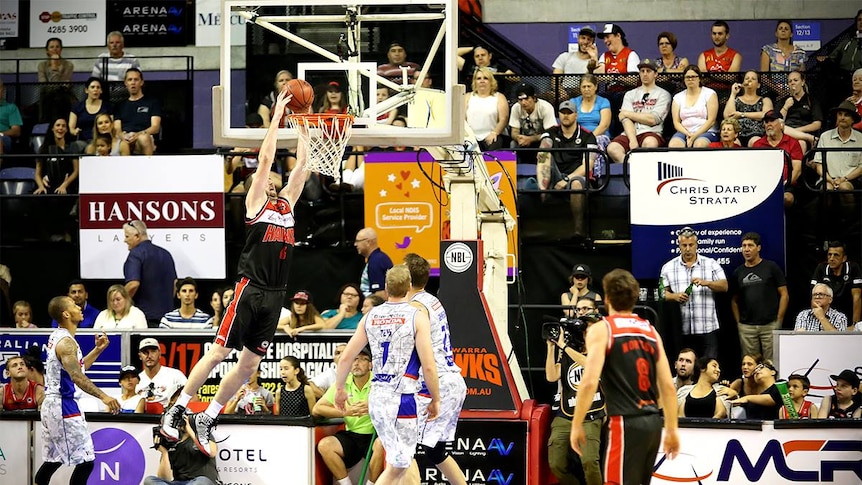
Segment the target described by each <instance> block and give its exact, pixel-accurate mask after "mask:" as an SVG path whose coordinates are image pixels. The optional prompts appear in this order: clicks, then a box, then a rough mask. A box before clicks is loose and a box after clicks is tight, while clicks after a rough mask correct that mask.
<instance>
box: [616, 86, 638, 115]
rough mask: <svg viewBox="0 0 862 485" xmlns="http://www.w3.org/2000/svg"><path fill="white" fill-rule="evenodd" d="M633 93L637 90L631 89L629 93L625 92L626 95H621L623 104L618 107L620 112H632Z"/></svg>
mask: <svg viewBox="0 0 862 485" xmlns="http://www.w3.org/2000/svg"><path fill="white" fill-rule="evenodd" d="M635 91H637V88H635V89H632V90H631V91H626V94H625V95H623V104H622V106H621V107H620V110H621V111H634V106H632V104H633V100H634V99H635Z"/></svg>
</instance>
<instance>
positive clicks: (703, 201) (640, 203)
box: [629, 148, 785, 279]
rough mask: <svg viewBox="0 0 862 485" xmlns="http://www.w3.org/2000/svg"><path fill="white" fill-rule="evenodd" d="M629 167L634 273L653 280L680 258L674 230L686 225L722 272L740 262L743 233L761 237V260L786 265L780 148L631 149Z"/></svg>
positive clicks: (782, 168) (637, 276) (783, 266)
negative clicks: (666, 266) (665, 266)
mask: <svg viewBox="0 0 862 485" xmlns="http://www.w3.org/2000/svg"><path fill="white" fill-rule="evenodd" d="M629 164H630V168H629V173H630V177H631V220H632V272H633V274H634V276H635V278H640V279H656V278H658V276H659V272H660V271H661V267H662V265H663V264H664V263H665V262H667V261H669V260H671V259H673V258H675V257H676V256H678V255H679V248H678V246H677V232H678V231H679V230H680V229H681V228H683V227H686V226H688V227H691V228H692V229H693V230H694V231H695V232H696V233H697V234H698V248H697V252H698V254H702V255H704V256H707V257H710V258H713V259H715V260H716V261H718V262H719V264H721V265H722V267H723V268H724V271H725V273H727V274H728V275H729V274H730V273H732V272H733V269H734V268H736V267H737V266H739V265H740V264H742V263H743V259H742V253H741V249H740V247H741V245H742V235H743V234H745V233H746V232H756V233H758V234H760V236H761V241H762V245H763V250H762V254H763V257H764V258H766V259H770V260H773V261H775V262H776V263H777V264H778V265H779V267H781V269H782V270H785V248H784V184H783V170H784V152H782V151H781V150H748V149H743V148H740V149H730V150H720V149H716V150H709V151H651V152H634V153H632V154H631V155H630V156H629Z"/></svg>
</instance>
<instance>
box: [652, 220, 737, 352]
mask: <svg viewBox="0 0 862 485" xmlns="http://www.w3.org/2000/svg"><path fill="white" fill-rule="evenodd" d="M677 244H678V245H679V256H677V257H676V258H673V259H672V260H670V261H668V262H667V263H665V264H664V266H662V268H661V277H662V278H664V282H665V289H666V290H665V298H667V300H668V301H672V302H676V303H678V304H679V311H680V314H681V317H682V335H683V337H682V338H683V340H682V343H683V345H686V346H688V347H691V348H693V349H694V350H695V351H696V353H697V354H698V355H703V356H704V357H710V358H713V359H716V358H718V314H717V313H716V310H715V295H714V294H715V293H723V292H725V291H727V277H726V276H725V274H724V269H722V267H721V265H720V264H718V262H717V261H716V260H714V259H712V258H709V257H706V256H703V255H701V254H698V253H697V233H696V232H695V231H694V230H693V229H692V228H690V227H683V228H682V229H680V230H679V231H678V232H677Z"/></svg>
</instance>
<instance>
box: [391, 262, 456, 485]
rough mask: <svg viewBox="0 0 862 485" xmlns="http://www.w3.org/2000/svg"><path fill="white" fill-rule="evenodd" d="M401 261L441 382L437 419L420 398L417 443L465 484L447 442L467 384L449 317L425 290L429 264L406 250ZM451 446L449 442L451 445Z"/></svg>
mask: <svg viewBox="0 0 862 485" xmlns="http://www.w3.org/2000/svg"><path fill="white" fill-rule="evenodd" d="M404 264H405V265H406V266H407V269H409V270H410V280H411V284H410V291H409V292H408V293H407V298H408V299H409V300H410V301H411V302H412V303H411V304H412V305H414V306H417V305H418V308H419V309H420V310H422V312H423V313H425V314H427V315H428V317H429V320H430V322H431V327H430V330H431V348H432V349H433V350H434V362H435V363H436V364H437V379H438V380H439V382H440V412H439V414H438V415H437V419H435V420H433V421H426V420H425V419H424V412H423V411H424V409H423V408H422V403H424V402H426V401H425V400H420V409H419V413H418V416H419V433H420V435H419V447H420V448H422V449H424V451H425V456H426V457H428V459H429V460H431V462H432V463H434V466H436V467H437V468H438V469H439V470H440V471H441V472H443V475H445V476H446V479H447V480H449V483H451V484H453V485H454V484H458V485H466V483H467V480H466V478H465V477H464V472H462V471H461V467H459V466H458V463H456V462H455V459H454V458H452V457H451V456H450V455H449V451H448V450H447V449H446V448H447V443H449V444H450V445H451V442H452V441H453V440H454V439H455V428H456V427H457V426H458V415H460V414H461V407H462V406H463V405H464V399H465V398H466V396H467V384H465V383H464V378H463V377H462V376H461V369H460V368H459V367H458V366H457V365H455V357H454V356H453V355H452V343H451V341H450V338H449V318H448V317H447V316H446V310H445V309H444V308H443V304H442V303H440V300H438V299H437V297H436V296H434V295H432V294H431V293H428V292H427V291H425V285H426V284H428V276H429V274H430V272H431V265H430V264H428V261H427V260H425V258H423V257H422V256H419V255H418V254H415V253H409V254H407V255H406V256H404ZM450 448H451V446H450Z"/></svg>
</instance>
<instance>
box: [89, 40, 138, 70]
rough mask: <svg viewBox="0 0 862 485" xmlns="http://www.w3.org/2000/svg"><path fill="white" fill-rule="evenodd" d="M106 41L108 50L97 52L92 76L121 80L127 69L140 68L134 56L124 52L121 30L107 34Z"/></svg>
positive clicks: (124, 43)
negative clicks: (97, 55)
mask: <svg viewBox="0 0 862 485" xmlns="http://www.w3.org/2000/svg"><path fill="white" fill-rule="evenodd" d="M106 43H107V47H108V52H103V53H101V54H99V58H98V59H97V60H96V63H95V64H93V72H92V76H93V77H97V78H99V79H104V80H106V81H122V80H123V79H124V78H125V76H126V71H128V70H129V69H131V68H133V67H134V68H136V69H138V70H140V69H141V64H140V63H139V62H138V60H137V59H136V58H135V56H133V55H131V54H126V52H125V50H124V48H125V46H126V42H125V40H124V39H123V34H122V33H121V32H119V31H117V30H115V31H113V32H111V33H110V34H108V38H107V40H106Z"/></svg>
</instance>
